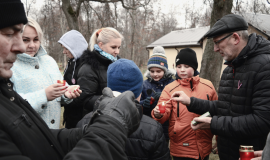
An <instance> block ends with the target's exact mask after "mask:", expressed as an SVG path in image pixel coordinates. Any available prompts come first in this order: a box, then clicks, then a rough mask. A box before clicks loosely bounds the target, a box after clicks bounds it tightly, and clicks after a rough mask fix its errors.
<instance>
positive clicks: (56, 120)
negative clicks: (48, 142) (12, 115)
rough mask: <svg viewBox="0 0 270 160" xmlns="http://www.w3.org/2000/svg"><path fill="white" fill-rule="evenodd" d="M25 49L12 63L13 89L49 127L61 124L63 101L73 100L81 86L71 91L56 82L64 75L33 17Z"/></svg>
mask: <svg viewBox="0 0 270 160" xmlns="http://www.w3.org/2000/svg"><path fill="white" fill-rule="evenodd" d="M22 37H23V42H24V44H25V47H26V53H23V54H18V55H17V60H16V62H15V63H14V66H13V67H12V69H11V70H12V71H13V75H12V77H11V79H10V80H11V81H12V82H13V83H14V86H13V88H14V90H15V91H17V92H18V93H19V94H20V96H22V97H23V98H24V99H26V100H27V101H28V102H29V103H30V105H31V106H32V107H33V108H34V109H35V110H36V112H37V113H38V114H39V115H40V116H41V117H42V118H43V120H44V121H45V122H46V124H47V125H48V126H49V128H52V129H58V128H59V127H60V114H61V101H63V102H64V103H70V102H71V101H72V99H73V98H76V97H78V96H79V95H80V93H81V90H78V91H76V92H74V93H71V92H70V90H71V89H69V88H68V87H67V86H63V84H60V83H57V80H62V79H63V76H62V74H61V73H60V71H59V68H58V65H57V63H56V62H55V60H54V59H53V58H52V57H51V56H49V55H48V54H47V52H46V51H45V49H44V48H43V46H42V42H43V32H42V30H41V28H40V26H39V24H38V23H37V22H36V21H35V20H34V19H32V18H28V23H27V24H26V25H25V26H24V29H23V34H22Z"/></svg>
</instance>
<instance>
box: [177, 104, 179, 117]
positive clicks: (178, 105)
mask: <svg viewBox="0 0 270 160" xmlns="http://www.w3.org/2000/svg"><path fill="white" fill-rule="evenodd" d="M177 117H179V102H177Z"/></svg>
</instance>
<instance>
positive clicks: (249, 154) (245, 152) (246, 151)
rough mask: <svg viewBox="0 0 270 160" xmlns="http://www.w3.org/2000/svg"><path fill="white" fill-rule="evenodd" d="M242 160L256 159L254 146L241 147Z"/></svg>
mask: <svg viewBox="0 0 270 160" xmlns="http://www.w3.org/2000/svg"><path fill="white" fill-rule="evenodd" d="M239 154H240V160H251V159H252V158H254V150H253V146H242V145H241V146H240V148H239Z"/></svg>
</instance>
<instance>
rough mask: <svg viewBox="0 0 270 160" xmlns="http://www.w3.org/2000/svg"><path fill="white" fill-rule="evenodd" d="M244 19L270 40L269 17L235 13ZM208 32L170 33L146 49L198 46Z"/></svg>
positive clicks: (188, 30)
mask: <svg viewBox="0 0 270 160" xmlns="http://www.w3.org/2000/svg"><path fill="white" fill-rule="evenodd" d="M236 14H239V15H241V16H242V17H244V18H245V20H246V21H247V22H248V23H249V25H251V26H253V27H255V28H256V29H258V30H259V31H260V32H262V33H264V34H265V35H266V36H268V38H270V15H267V14H254V13H241V14H240V13H236ZM208 30H209V26H207V27H200V28H191V29H184V30H176V31H171V32H170V33H168V34H166V35H165V36H163V37H161V38H159V39H158V40H156V41H155V42H153V43H152V44H150V45H148V46H147V47H146V48H154V47H155V46H162V47H182V46H200V43H199V42H200V41H201V39H202V38H203V35H204V34H205V33H206V32H207V31H208Z"/></svg>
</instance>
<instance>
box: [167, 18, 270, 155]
mask: <svg viewBox="0 0 270 160" xmlns="http://www.w3.org/2000/svg"><path fill="white" fill-rule="evenodd" d="M247 28H248V24H247V22H246V21H245V20H244V19H243V18H242V17H241V16H238V15H234V14H229V15H226V16H224V17H222V18H221V19H220V20H218V21H217V22H216V23H215V25H214V26H213V27H212V28H211V29H210V30H209V31H208V32H207V33H206V35H205V37H208V38H213V41H214V44H215V45H214V50H215V51H216V52H219V53H220V54H221V56H222V57H223V59H224V60H225V61H226V62H225V64H226V65H228V66H227V67H226V69H225V70H224V71H223V74H222V76H221V81H220V85H219V97H218V101H205V100H201V99H197V98H194V97H191V98H188V97H187V96H186V95H185V93H184V92H181V91H178V92H176V93H175V94H174V95H172V97H174V98H173V100H176V101H180V102H181V103H183V104H186V105H187V108H188V110H189V111H190V112H194V113H197V114H203V113H205V112H207V111H209V112H210V114H211V116H212V117H211V118H210V117H206V118H195V119H194V120H196V121H199V122H203V123H200V124H198V125H196V126H193V125H192V128H193V129H194V130H196V129H206V128H210V129H211V131H212V133H213V134H215V135H218V139H217V142H218V153H219V157H220V159H221V160H228V159H229V160H238V158H239V147H240V145H248V146H253V147H254V150H255V151H256V150H262V149H263V147H264V145H265V141H266V137H267V134H268V132H269V129H270V125H269V124H270V116H269V115H270V99H269V97H270V85H269V83H270V76H269V75H270V42H269V41H267V40H266V39H264V38H263V37H262V36H259V35H256V34H255V33H253V34H251V35H250V36H248V32H247Z"/></svg>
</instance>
